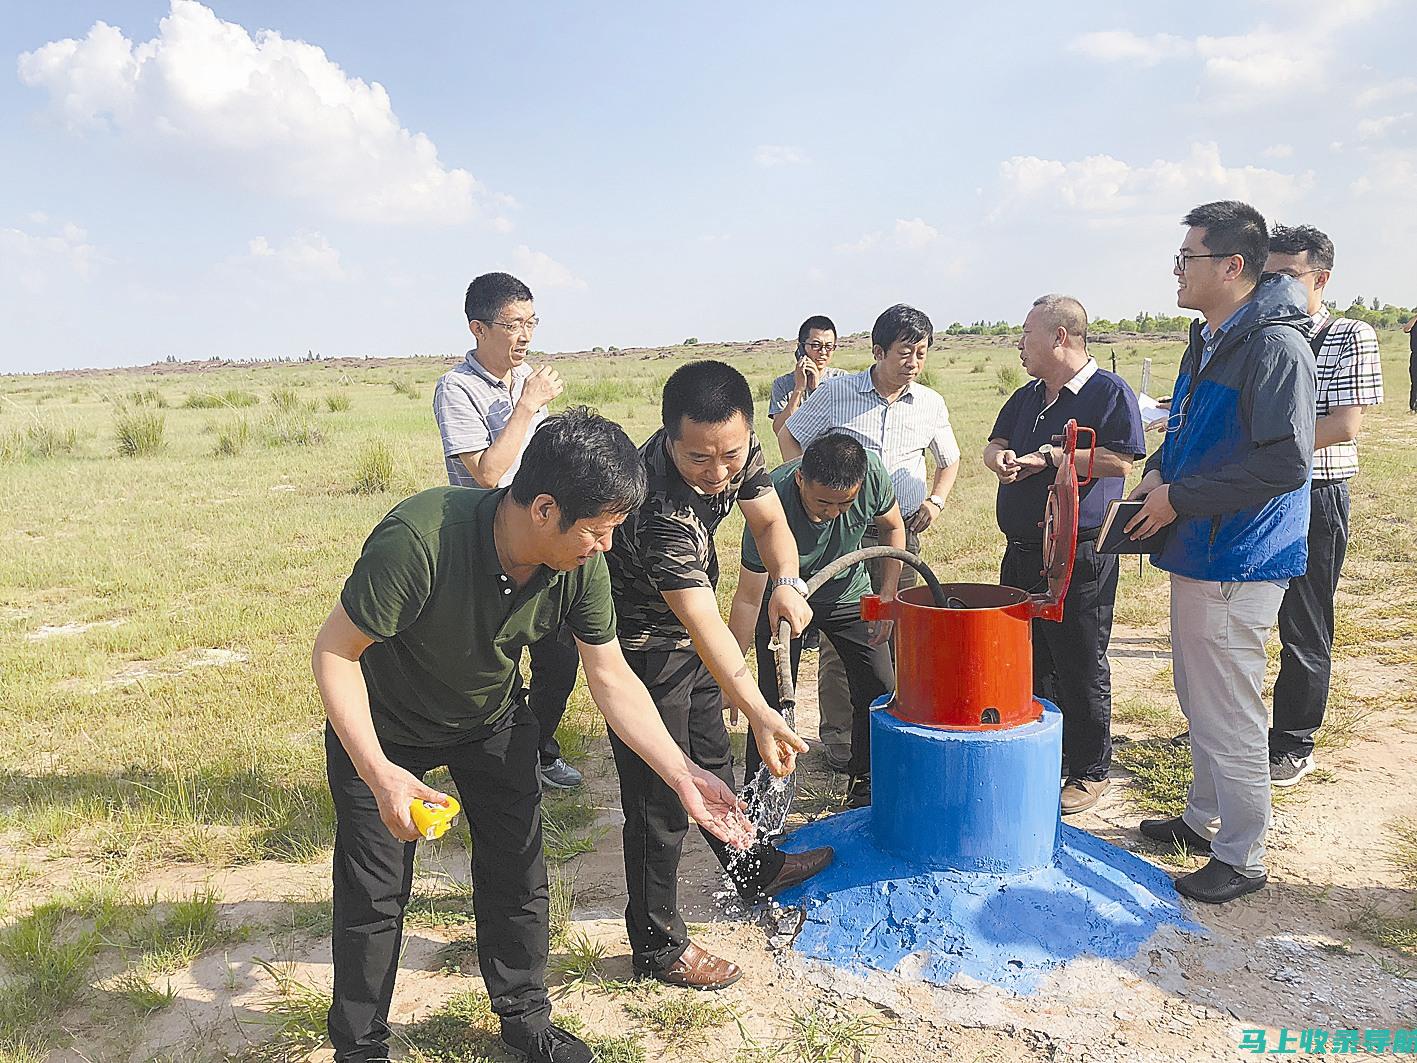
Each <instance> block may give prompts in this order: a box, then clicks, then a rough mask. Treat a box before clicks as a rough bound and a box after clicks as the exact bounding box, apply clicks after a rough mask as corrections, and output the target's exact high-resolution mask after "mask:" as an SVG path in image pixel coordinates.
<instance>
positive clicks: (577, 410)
mask: <svg viewBox="0 0 1417 1063" xmlns="http://www.w3.org/2000/svg"><path fill="white" fill-rule="evenodd" d="M647 489H648V481H647V479H646V476H645V464H644V462H643V461H642V460H641V459H640V452H639V451H638V450H637V449H636V448H635V444H634V441H633V440H631V439H630V437H629V436H628V435H626V434H625V430H624V429H623V428H621V427H620V426H619V425H618V424H616V423H615V422H614V421H611V420H608V419H607V418H604V417H602V416H600V414H598V413H596V412H595V411H594V410H591V409H590V408H589V407H586V406H571V407H569V408H567V409H565V410H563V411H562V412H561V413H558V414H556V415H555V416H554V417H548V418H547V419H546V420H545V421H543V422H542V423H541V427H539V428H538V429H537V430H536V431H535V432H534V433H533V434H532V437H531V440H530V442H528V443H527V445H526V451H525V452H524V453H523V454H522V463H521V465H520V466H519V467H518V469H517V474H516V475H515V476H514V477H512V486H511V490H510V494H511V496H512V501H513V502H515V503H517V505H519V506H529V505H531V504H532V503H533V502H534V501H536V496H537V495H550V496H551V497H552V498H554V499H555V500H556V505H557V506H558V507H559V508H560V510H561V530H562V531H565V530H566V529H567V528H569V527H570V526H571V525H572V524H574V523H575V522H576V521H578V520H584V519H585V518H587V517H598V516H600V515H601V514H604V513H616V514H619V513H630V512H632V511H633V510H636V509H638V508H639V507H640V504H641V503H642V502H644V500H645V492H646V490H647Z"/></svg>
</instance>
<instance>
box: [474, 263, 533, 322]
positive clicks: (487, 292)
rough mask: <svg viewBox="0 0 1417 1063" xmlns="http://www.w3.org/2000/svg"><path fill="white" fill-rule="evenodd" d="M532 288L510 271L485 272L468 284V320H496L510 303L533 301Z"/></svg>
mask: <svg viewBox="0 0 1417 1063" xmlns="http://www.w3.org/2000/svg"><path fill="white" fill-rule="evenodd" d="M531 301H532V298H531V289H530V288H528V287H527V286H526V285H525V284H523V283H522V282H521V281H519V280H517V279H516V278H515V277H513V276H512V275H511V274H510V273H484V274H483V275H482V276H480V277H475V278H473V281H472V283H471V284H469V285H468V286H467V298H466V299H464V300H463V309H464V310H465V311H466V312H467V319H468V321H495V320H497V315H498V314H500V313H501V312H502V307H504V306H506V305H507V304H508V303H522V302H527V303H529V302H531Z"/></svg>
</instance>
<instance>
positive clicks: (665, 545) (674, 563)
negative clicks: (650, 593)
mask: <svg viewBox="0 0 1417 1063" xmlns="http://www.w3.org/2000/svg"><path fill="white" fill-rule="evenodd" d="M640 550H641V556H643V558H644V566H645V576H646V577H648V579H649V581H650V583H651V584H653V585H654V589H655V590H657V591H659V592H660V593H661V594H663V593H664V592H665V591H686V590H692V589H693V588H695V587H707V588H709V589H710V590H712V589H713V583H712V582H710V580H709V574H708V570H707V567H706V566H707V560H708V532H707V531H705V529H704V527H703V525H702V524H699V523H698V522H697V521H695V520H693V519H691V518H688V517H682V516H679V515H677V514H674V513H656V514H654V515H653V516H651V517H649V518H648V519H647V520H645V522H644V523H643V525H642V526H641V530H640Z"/></svg>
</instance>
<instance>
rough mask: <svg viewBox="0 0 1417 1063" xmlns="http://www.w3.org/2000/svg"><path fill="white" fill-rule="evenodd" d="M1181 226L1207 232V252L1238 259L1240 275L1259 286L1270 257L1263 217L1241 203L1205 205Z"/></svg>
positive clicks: (1188, 216) (1204, 241)
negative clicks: (1240, 263)
mask: <svg viewBox="0 0 1417 1063" xmlns="http://www.w3.org/2000/svg"><path fill="white" fill-rule="evenodd" d="M1181 224H1182V225H1189V226H1192V227H1193V228H1196V229H1204V230H1205V237H1204V239H1203V241H1202V242H1203V243H1204V244H1205V246H1206V250H1208V251H1214V252H1215V253H1216V254H1220V255H1239V256H1240V258H1241V260H1242V265H1241V267H1240V275H1241V276H1242V277H1247V278H1248V279H1249V280H1250V281H1251V282H1252V283H1255V284H1258V283H1259V280H1260V273H1261V272H1262V271H1263V270H1264V260H1265V259H1266V258H1267V257H1269V229H1268V227H1267V226H1266V225H1265V220H1264V215H1263V214H1261V213H1260V212H1259V211H1257V210H1256V209H1255V208H1254V207H1252V206H1250V205H1249V204H1248V203H1241V202H1240V201H1239V200H1238V199H1220V200H1216V201H1215V202H1214V203H1202V204H1201V205H1200V206H1199V207H1196V208H1195V209H1194V210H1192V211H1191V212H1190V213H1189V214H1187V215H1186V216H1185V217H1184V218H1182V219H1181Z"/></svg>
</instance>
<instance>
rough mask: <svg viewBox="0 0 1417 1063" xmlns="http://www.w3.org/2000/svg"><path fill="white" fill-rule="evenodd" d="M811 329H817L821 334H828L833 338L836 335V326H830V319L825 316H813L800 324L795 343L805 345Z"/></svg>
mask: <svg viewBox="0 0 1417 1063" xmlns="http://www.w3.org/2000/svg"><path fill="white" fill-rule="evenodd" d="M813 329H817V330H818V331H821V332H830V333H831V334H832V335H833V336H835V335H836V326H835V325H834V324H832V319H831V318H829V317H827V315H826V314H813V315H812V316H811V317H809V318H808V319H807V320H806V321H804V322H802V325H801V327H800V328H798V330H797V342H798V343H799V344H802V343H806V342H807V333H809V332H811V331H812V330H813Z"/></svg>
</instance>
